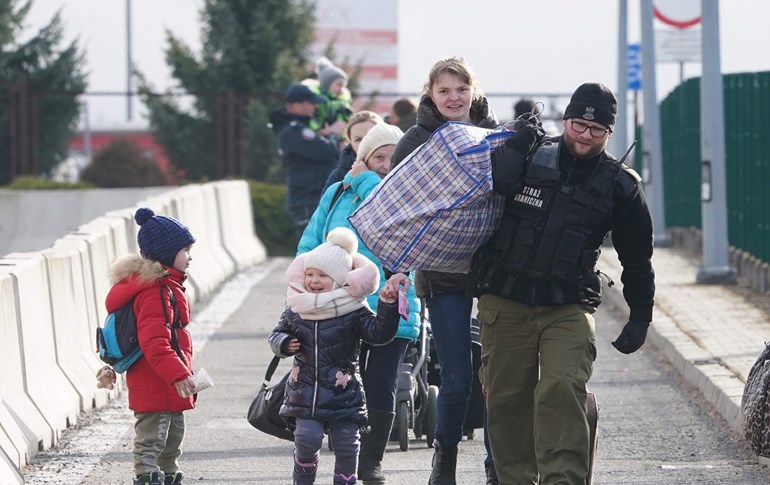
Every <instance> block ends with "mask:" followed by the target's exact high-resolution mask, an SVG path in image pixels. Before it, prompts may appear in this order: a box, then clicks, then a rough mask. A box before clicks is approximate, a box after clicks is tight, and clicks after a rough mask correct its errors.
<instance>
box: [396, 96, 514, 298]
mask: <svg viewBox="0 0 770 485" xmlns="http://www.w3.org/2000/svg"><path fill="white" fill-rule="evenodd" d="M470 115H471V122H472V123H473V124H474V125H476V126H478V127H481V128H489V129H493V128H497V127H498V126H499V125H500V122H499V121H498V119H497V116H496V115H495V113H494V112H493V111H492V110H491V109H490V108H489V104H488V103H487V98H484V97H482V98H481V99H479V100H477V101H474V102H473V104H472V105H471V111H470ZM447 121H448V120H447V119H446V118H445V117H444V116H442V115H441V114H440V113H439V112H438V108H436V105H435V103H433V100H432V99H431V98H430V97H429V96H427V95H423V97H422V99H421V100H420V105H419V106H418V107H417V124H416V125H414V126H413V127H411V128H409V130H408V131H407V132H406V133H405V134H404V136H403V137H402V138H401V140H399V142H398V145H396V148H395V150H393V156H392V158H391V162H390V168H391V170H392V169H394V168H395V167H396V165H398V164H399V163H401V162H402V161H403V160H404V159H405V158H406V157H407V156H408V155H409V154H410V153H412V152H413V151H414V150H415V149H417V147H419V146H420V145H422V144H423V143H425V142H426V141H428V138H430V136H431V135H432V134H433V132H434V131H436V130H437V129H438V128H439V127H441V126H442V125H443V124H444V123H446V122H447ZM467 286H468V275H467V274H465V273H442V272H438V271H417V274H416V275H415V277H414V289H415V292H416V293H417V296H418V297H420V298H425V297H428V296H432V295H434V294H441V293H451V292H464V291H465V289H466V287H467Z"/></svg>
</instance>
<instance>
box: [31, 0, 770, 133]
mask: <svg viewBox="0 0 770 485" xmlns="http://www.w3.org/2000/svg"><path fill="white" fill-rule="evenodd" d="M658 1H661V2H662V1H664V0H658ZM666 1H674V0H666ZM677 1H678V0H677ZM202 4H203V0H131V5H132V24H133V42H132V43H133V59H134V63H135V64H136V65H138V67H139V69H140V70H141V71H142V72H144V73H145V75H146V76H147V77H148V79H149V80H150V82H151V83H152V84H153V85H154V86H155V87H156V88H157V89H159V90H165V89H166V88H169V87H170V83H171V78H170V76H169V72H168V68H167V66H166V64H165V60H164V54H163V49H164V48H165V33H164V29H166V28H167V29H170V30H171V31H172V32H174V33H175V35H177V36H179V37H181V38H182V39H184V40H185V41H186V42H187V43H188V44H189V45H191V46H192V47H193V48H194V49H196V50H197V49H198V48H199V44H200V42H199V33H200V24H199V11H200V8H201V6H202ZM638 4H639V0H629V1H628V10H629V20H628V41H629V43H634V42H640V39H641V35H640V26H639V7H638ZM357 5H361V6H362V7H365V8H370V9H372V10H375V11H376V8H377V7H376V5H377V1H376V0H361V1H360V3H358V2H357ZM656 5H658V4H657V2H656ZM125 7H126V0H34V5H33V9H32V12H31V14H30V15H29V16H28V19H27V21H28V24H29V27H30V28H39V27H40V26H41V25H42V24H44V23H46V22H47V21H48V20H49V19H50V17H51V16H52V15H53V13H54V12H55V11H56V10H58V9H61V11H62V15H63V19H64V21H65V24H66V30H67V35H68V36H70V37H74V36H77V37H79V38H80V40H81V43H82V45H83V46H84V47H85V48H86V50H87V63H88V67H87V70H88V72H89V86H88V90H89V91H125V90H126V49H125V47H126V22H125ZM719 10H720V40H721V65H722V71H723V72H724V73H734V72H746V71H768V70H770V53H768V49H770V28H768V25H770V2H768V1H767V0H723V1H721V2H719ZM398 22H399V51H400V54H399V65H400V69H399V87H400V90H401V91H402V92H418V91H419V90H420V88H421V86H422V84H423V82H424V81H425V77H426V76H427V73H428V70H429V69H430V66H431V65H432V64H433V62H434V61H435V60H436V59H438V58H439V57H442V56H446V55H460V56H463V57H465V58H466V60H468V62H469V63H470V64H471V66H473V68H474V70H475V71H476V75H477V76H478V78H479V80H480V83H481V85H482V87H483V88H484V90H485V91H486V92H487V93H490V94H491V93H533V92H537V93H542V92H556V93H570V92H572V91H573V90H574V89H575V87H577V86H578V85H580V84H581V83H583V82H586V81H599V82H603V83H604V84H606V85H607V86H609V87H610V88H611V89H613V90H615V89H617V84H618V83H617V67H616V59H617V29H618V2H617V0H538V1H530V0H398ZM655 28H656V29H663V28H669V27H667V26H665V25H664V24H662V23H660V22H658V21H655ZM684 72H685V77H686V78H689V77H693V76H697V75H699V74H700V66H699V65H698V64H695V63H688V64H686V65H685V71H684ZM678 82H679V66H678V64H659V65H658V74H657V90H658V97H659V98H663V97H665V95H666V94H667V93H668V92H670V91H671V89H673V88H674V87H675V86H676V85H677V84H678ZM629 97H630V96H629ZM492 101H493V107H494V108H495V110H496V111H498V112H499V113H502V114H503V116H505V115H507V114H508V112H509V111H510V104H509V103H508V102H507V101H506V104H505V105H504V106H502V105H501V106H495V104H494V103H495V100H492ZM497 102H502V100H499V101H497ZM125 104H126V103H125V100H123V99H112V98H111V99H101V100H92V101H91V102H90V103H89V106H90V108H89V111H90V113H91V124H92V127H96V126H101V125H110V126H114V125H116V124H125V118H126V107H125ZM135 106H136V108H135V111H134V113H135V115H134V118H135V119H136V110H137V109H139V105H138V104H136V105H135Z"/></svg>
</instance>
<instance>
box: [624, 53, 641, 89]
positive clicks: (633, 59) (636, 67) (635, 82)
mask: <svg viewBox="0 0 770 485" xmlns="http://www.w3.org/2000/svg"><path fill="white" fill-rule="evenodd" d="M626 79H627V80H628V89H630V90H631V91H639V90H640V89H642V46H641V45H639V44H628V50H627V51H626Z"/></svg>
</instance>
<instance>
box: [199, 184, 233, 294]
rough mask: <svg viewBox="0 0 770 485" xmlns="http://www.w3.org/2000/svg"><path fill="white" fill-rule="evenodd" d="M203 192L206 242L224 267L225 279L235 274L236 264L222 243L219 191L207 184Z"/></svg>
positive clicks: (203, 187)
mask: <svg viewBox="0 0 770 485" xmlns="http://www.w3.org/2000/svg"><path fill="white" fill-rule="evenodd" d="M201 188H202V190H203V198H204V199H203V206H204V207H205V208H206V242H207V244H208V246H209V250H210V251H211V254H213V255H214V257H215V258H216V260H217V262H218V263H219V266H220V267H222V269H223V270H224V274H225V279H227V277H228V276H230V275H231V274H233V273H235V269H236V263H235V261H234V260H233V258H231V257H230V255H229V254H227V251H225V247H224V244H223V242H222V232H221V230H220V228H221V227H222V221H221V219H222V218H221V213H222V212H221V210H220V207H219V201H218V200H217V191H216V189H215V188H214V186H213V185H211V184H206V185H204V186H202V187H201Z"/></svg>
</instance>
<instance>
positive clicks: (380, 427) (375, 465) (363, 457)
mask: <svg viewBox="0 0 770 485" xmlns="http://www.w3.org/2000/svg"><path fill="white" fill-rule="evenodd" d="M395 416H396V414H395V413H386V412H384V411H377V410H374V409H371V410H369V426H370V427H371V428H372V429H371V431H369V432H368V433H366V434H364V435H361V451H360V453H359V454H358V479H359V480H361V481H362V482H363V483H364V485H382V484H384V483H385V473H384V472H383V471H382V457H383V456H384V454H385V447H386V446H387V445H388V437H389V436H390V428H391V427H392V426H393V418H394V417H395Z"/></svg>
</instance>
